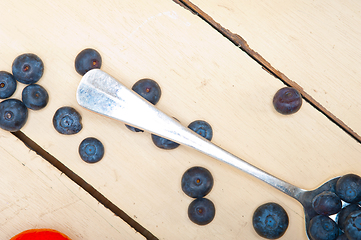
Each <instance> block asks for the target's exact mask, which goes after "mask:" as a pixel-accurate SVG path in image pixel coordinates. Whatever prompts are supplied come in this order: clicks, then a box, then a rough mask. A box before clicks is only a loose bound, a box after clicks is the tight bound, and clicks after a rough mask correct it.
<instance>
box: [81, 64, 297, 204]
mask: <svg viewBox="0 0 361 240" xmlns="http://www.w3.org/2000/svg"><path fill="white" fill-rule="evenodd" d="M76 97H77V101H78V103H79V104H80V105H81V106H82V107H84V108H87V109H89V110H91V111H94V112H97V113H100V114H102V115H105V116H108V117H111V118H115V119H118V120H120V121H122V122H125V123H126V124H129V125H131V126H134V127H137V128H140V129H143V130H145V131H148V132H151V133H153V134H156V135H158V136H161V137H164V138H167V139H169V140H172V141H174V142H177V143H179V144H182V145H187V146H189V147H191V148H194V149H196V150H198V151H200V152H202V153H205V154H206V155H209V156H210V157H213V158H215V159H218V160H220V161H222V162H225V163H228V164H230V165H231V166H233V167H236V168H238V169H240V170H242V171H244V172H246V173H248V174H250V175H252V176H254V177H256V178H258V179H260V180H262V181H264V182H266V183H268V184H269V185H271V186H273V187H275V188H276V189H278V190H280V191H282V192H284V193H286V194H287V195H289V196H291V197H293V198H295V199H297V200H298V195H299V194H300V193H301V192H303V190H302V189H300V188H298V187H296V186H294V185H292V184H289V183H287V182H285V181H283V180H281V179H279V178H277V177H275V176H272V175H271V174H268V173H267V172H265V171H263V170H261V169H259V168H257V167H255V166H253V165H251V164H249V163H247V162H246V161H244V160H242V159H241V158H238V157H237V156H235V155H233V154H231V153H229V152H227V151H226V150H224V149H222V148H220V147H218V146H216V145H215V144H213V143H212V142H210V141H208V140H206V139H205V138H203V137H201V136H200V135H198V134H196V133H194V132H193V131H191V130H190V129H188V128H186V127H184V126H183V125H181V124H180V123H179V122H178V121H176V120H175V119H173V118H171V117H169V116H168V115H166V114H165V113H163V112H161V111H160V110H158V109H157V108H156V107H154V106H153V105H152V104H150V103H148V102H147V101H146V100H144V99H143V98H142V97H140V96H139V95H138V94H136V93H135V92H134V91H132V90H130V89H128V88H127V87H125V86H124V85H123V84H121V83H120V82H118V81H117V80H116V79H114V78H113V77H111V76H110V75H108V74H107V73H105V72H103V71H101V70H99V69H94V70H90V71H89V72H87V73H86V74H85V75H84V76H83V78H82V80H81V82H80V84H79V86H78V90H77V95H76Z"/></svg>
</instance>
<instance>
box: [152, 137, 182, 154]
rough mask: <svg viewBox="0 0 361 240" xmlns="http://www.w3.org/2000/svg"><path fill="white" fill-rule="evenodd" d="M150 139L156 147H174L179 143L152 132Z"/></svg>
mask: <svg viewBox="0 0 361 240" xmlns="http://www.w3.org/2000/svg"><path fill="white" fill-rule="evenodd" d="M152 141H153V143H154V144H155V145H156V146H157V147H159V148H161V149H165V150H171V149H175V148H177V147H178V146H179V143H176V142H173V141H171V140H168V139H166V138H163V137H159V136H157V135H154V134H152Z"/></svg>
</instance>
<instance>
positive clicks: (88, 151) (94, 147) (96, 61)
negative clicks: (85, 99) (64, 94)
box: [53, 48, 104, 163]
mask: <svg viewBox="0 0 361 240" xmlns="http://www.w3.org/2000/svg"><path fill="white" fill-rule="evenodd" d="M101 65H102V58H101V56H100V54H99V53H98V52H97V51H96V50H94V49H91V48H87V49H84V50H82V51H81V52H80V53H79V54H78V55H77V56H76V58H75V70H76V71H77V73H79V74H80V75H82V76H83V75H84V74H85V73H86V72H88V71H89V70H91V69H94V68H100V67H101ZM81 120H82V117H81V115H80V114H79V112H78V111H77V110H76V109H74V108H73V107H69V106H64V107H61V108H59V109H58V110H57V111H56V112H55V114H54V117H53V125H54V128H55V129H56V130H57V131H58V132H59V133H61V134H65V135H72V134H76V133H78V132H80V130H81V129H82V128H83V125H82V123H81ZM78 152H79V155H80V157H81V159H83V160H84V161H85V162H87V163H96V162H99V161H100V160H101V159H102V158H103V156H104V145H103V144H102V142H101V141H99V140H98V139H96V138H94V137H88V138H85V139H84V140H83V141H82V142H81V143H80V145H79V149H78Z"/></svg>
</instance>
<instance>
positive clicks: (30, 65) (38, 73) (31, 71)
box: [12, 53, 44, 84]
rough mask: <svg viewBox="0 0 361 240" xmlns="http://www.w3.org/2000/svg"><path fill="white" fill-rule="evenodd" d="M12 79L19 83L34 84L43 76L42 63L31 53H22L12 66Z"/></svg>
mask: <svg viewBox="0 0 361 240" xmlns="http://www.w3.org/2000/svg"><path fill="white" fill-rule="evenodd" d="M12 71H13V75H14V78H15V79H16V80H18V81H19V82H21V83H24V84H31V83H36V82H37V81H39V79H40V78H41V77H42V76H43V73H44V64H43V61H42V60H41V59H40V58H39V57H38V56H36V55H35V54H32V53H24V54H22V55H20V56H18V57H17V58H15V60H14V62H13V66H12Z"/></svg>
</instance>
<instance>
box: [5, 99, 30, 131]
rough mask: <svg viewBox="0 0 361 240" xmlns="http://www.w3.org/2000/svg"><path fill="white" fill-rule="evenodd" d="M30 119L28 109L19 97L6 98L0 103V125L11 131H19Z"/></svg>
mask: <svg viewBox="0 0 361 240" xmlns="http://www.w3.org/2000/svg"><path fill="white" fill-rule="evenodd" d="M26 120H28V109H27V108H26V106H25V104H24V103H23V102H22V101H20V100H18V99H12V98H10V99H6V100H4V101H2V102H1V103H0V127H1V128H2V129H4V130H7V131H10V132H16V131H19V130H20V129H21V128H22V127H23V126H24V125H25V123H26Z"/></svg>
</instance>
